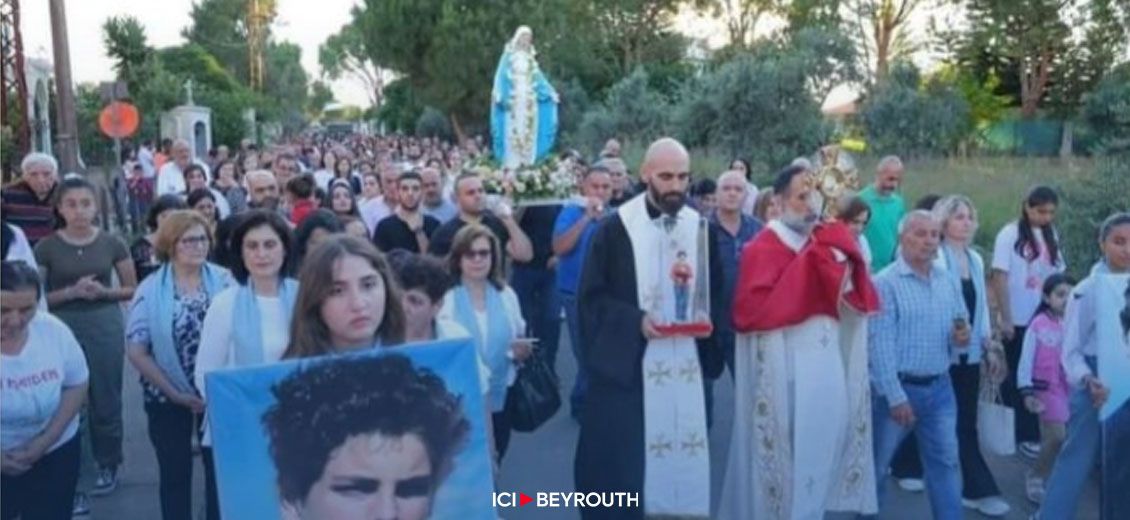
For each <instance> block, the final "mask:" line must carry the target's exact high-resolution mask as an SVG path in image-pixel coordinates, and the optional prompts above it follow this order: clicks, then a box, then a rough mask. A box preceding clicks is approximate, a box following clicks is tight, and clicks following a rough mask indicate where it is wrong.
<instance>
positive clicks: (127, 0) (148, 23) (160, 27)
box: [21, 0, 925, 106]
mask: <svg viewBox="0 0 1130 520" xmlns="http://www.w3.org/2000/svg"><path fill="white" fill-rule="evenodd" d="M358 2H360V0H279V1H278V17H277V18H276V20H275V23H274V25H273V26H272V29H271V30H272V32H273V34H274V37H275V38H276V39H277V40H280V41H291V42H294V43H297V44H298V45H299V46H300V47H301V48H302V65H303V67H304V68H305V69H306V72H307V73H308V74H310V76H311V78H312V79H313V78H317V77H319V76H320V74H321V67H319V66H318V46H319V45H320V44H321V43H322V42H323V41H325V40H326V38H328V37H329V36H330V35H332V34H334V33H336V32H337V31H338V30H339V29H340V28H341V26H343V25H344V24H346V23H347V22H348V21H349V19H350V13H349V11H350V9H351V8H352V7H353V6H354V5H355V4H357V3H358ZM65 3H66V10H67V25H68V30H69V36H70V47H71V68H72V74H73V76H74V80H75V82H76V83H88V82H90V83H97V82H100V81H108V80H111V79H113V76H114V72H113V69H112V67H111V61H110V59H109V58H108V57H107V56H106V53H105V48H104V46H103V44H102V24H103V22H105V21H106V19H108V18H110V17H113V16H120V15H131V16H133V17H135V18H137V19H138V21H140V22H141V24H142V26H144V27H145V30H146V35H147V36H148V38H149V44H150V45H151V46H154V47H164V46H169V45H177V44H180V43H183V42H184V39H183V38H182V37H181V35H180V34H181V30H183V29H184V28H185V27H186V26H187V25H188V23H189V16H188V14H189V12H190V11H191V8H192V3H193V0H65ZM21 8H22V11H21V15H22V20H21V22H22V23H21V25H22V28H23V37H24V52H25V53H26V55H27V56H29V57H41V58H46V59H48V60H50V59H51V25H50V14H49V12H48V2H47V0H34V1H25V2H22V3H21ZM924 22H925V17H921V19H919V20H915V24H914V25H917V26H918V27H916V29H918V30H919V31H921V30H922V29H923V27H922V26H923V25H924V24H925V23H924ZM777 25H779V23H776V22H775V21H773V20H768V21H766V22H765V23H762V24H759V25H758V27H757V33H758V34H765V33H767V32H769V31H771V30H773V29H775V28H776V26H777ZM676 28H677V30H679V31H681V32H683V33H684V34H687V35H688V36H690V37H692V38H699V39H704V40H706V42H707V45H708V46H710V47H718V46H721V45H723V44H725V41H724V40H725V31H724V30H722V28H721V27H720V26H719V25H718V22H717V21H715V20H707V19H704V18H703V17H701V16H695V15H690V14H687V13H683V14H681V15H680V16H679V17H678V19H677V21H676ZM918 58H921V56H916V60H915V61H916V62H917V61H920V60H919V59H918ZM919 65H920V66H921V65H923V64H922V63H919ZM331 88H332V89H333V91H334V96H335V99H336V100H337V101H339V102H342V103H344V104H351V105H358V106H366V105H367V104H368V96H367V95H366V93H365V90H364V88H362V87H361V86H360V85H359V84H358V83H356V82H354V81H350V80H349V79H346V78H343V79H340V80H338V81H335V82H331ZM853 97H854V92H852V91H851V90H850V89H842V88H838V89H837V90H836V91H834V92H833V94H832V96H830V99H828V100H826V101H825V106H834V105H838V104H841V103H844V102H847V101H850V100H851V99H852V98H853Z"/></svg>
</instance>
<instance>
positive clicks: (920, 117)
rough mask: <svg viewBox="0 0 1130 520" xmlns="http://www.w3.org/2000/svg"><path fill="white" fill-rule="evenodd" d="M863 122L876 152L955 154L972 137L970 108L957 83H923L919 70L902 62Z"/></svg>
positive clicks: (874, 97) (868, 104)
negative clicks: (957, 148) (963, 142)
mask: <svg viewBox="0 0 1130 520" xmlns="http://www.w3.org/2000/svg"><path fill="white" fill-rule="evenodd" d="M861 113H862V116H863V123H864V126H865V128H866V132H867V140H868V142H869V143H870V147H871V149H872V150H874V151H875V152H876V153H880V154H882V153H898V154H905V155H910V156H915V155H917V156H922V155H930V154H936V153H944V152H948V151H951V150H953V149H954V148H956V147H957V145H958V144H959V143H960V142H961V140H962V139H963V138H964V137H965V136H966V135H967V134H968V132H969V129H970V124H969V121H970V119H969V105H968V103H967V102H966V101H965V98H964V97H963V96H962V94H961V92H960V91H959V90H958V89H957V88H956V87H954V86H953V85H950V84H947V83H944V82H941V81H927V82H925V83H923V82H922V80H921V76H920V74H919V72H918V69H917V68H916V67H914V65H911V64H909V63H905V62H899V63H896V64H895V65H894V66H892V67H891V71H890V75H889V76H888V78H887V81H885V82H883V83H880V84H878V85H877V86H876V87H875V89H874V90H873V91H872V93H871V95H870V96H869V97H868V99H867V101H866V102H865V103H864V105H863V107H862V110H861Z"/></svg>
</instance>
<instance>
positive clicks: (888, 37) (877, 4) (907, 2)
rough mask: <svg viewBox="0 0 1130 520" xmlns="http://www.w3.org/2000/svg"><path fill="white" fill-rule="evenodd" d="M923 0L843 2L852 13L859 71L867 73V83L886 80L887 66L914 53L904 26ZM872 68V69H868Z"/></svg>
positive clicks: (850, 0)
mask: <svg viewBox="0 0 1130 520" xmlns="http://www.w3.org/2000/svg"><path fill="white" fill-rule="evenodd" d="M923 3H924V2H923V0H844V8H845V9H846V10H847V11H848V12H851V13H854V15H855V20H854V21H853V22H852V23H853V25H855V27H856V31H855V33H856V41H857V47H858V48H859V51H860V52H859V57H860V59H862V60H863V65H864V67H863V69H864V70H866V71H869V72H871V74H870V78H871V80H872V81H871V83H876V82H881V81H883V80H884V79H885V78H886V77H887V73H888V72H889V70H890V64H891V63H892V62H893V61H895V60H898V59H903V58H906V57H907V56H909V55H910V53H911V52H913V51H914V43H913V42H912V40H911V38H910V35H909V33H908V29H907V23H908V22H909V21H910V17H911V16H912V15H913V14H914V12H915V11H916V10H917V9H919V8H920V7H922V5H923ZM872 66H873V67H874V68H873V69H872V68H871V67H872Z"/></svg>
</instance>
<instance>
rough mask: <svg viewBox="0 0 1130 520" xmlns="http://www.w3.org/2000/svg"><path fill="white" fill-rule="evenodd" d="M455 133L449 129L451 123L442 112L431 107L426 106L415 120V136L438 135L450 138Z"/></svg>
mask: <svg viewBox="0 0 1130 520" xmlns="http://www.w3.org/2000/svg"><path fill="white" fill-rule="evenodd" d="M454 136H455V135H454V133H452V131H451V123H450V122H448V120H447V118H446V117H444V115H443V112H440V111H439V110H436V109H434V108H432V107H427V108H425V109H424V112H423V113H421V114H420V118H419V119H417V120H416V137H439V138H441V139H451V138H453V137H454Z"/></svg>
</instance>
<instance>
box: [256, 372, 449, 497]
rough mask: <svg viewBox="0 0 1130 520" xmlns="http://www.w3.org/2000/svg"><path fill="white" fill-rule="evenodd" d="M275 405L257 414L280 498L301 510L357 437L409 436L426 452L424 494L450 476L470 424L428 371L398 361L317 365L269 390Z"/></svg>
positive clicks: (292, 375)
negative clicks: (334, 457) (336, 456)
mask: <svg viewBox="0 0 1130 520" xmlns="http://www.w3.org/2000/svg"><path fill="white" fill-rule="evenodd" d="M271 393H272V394H274V397H275V400H276V403H275V404H274V405H272V406H271V408H269V409H268V410H267V412H266V413H264V414H263V417H262V422H263V426H264V428H265V429H266V431H267V435H268V436H269V438H270V453H271V459H272V460H273V461H274V463H275V467H276V469H277V472H278V477H277V478H278V486H279V496H280V497H281V498H282V500H283V501H284V502H287V503H291V504H300V503H302V502H303V501H304V500H306V497H307V495H308V494H309V493H310V489H311V488H312V487H313V486H314V484H315V483H316V482H317V481H318V480H319V479H320V478H321V477H322V473H323V472H324V471H325V467H326V464H327V463H328V462H329V458H330V454H331V453H332V452H333V451H334V450H335V449H337V448H338V447H340V446H341V445H342V444H344V443H345V441H346V439H348V438H350V437H353V436H356V435H371V434H378V433H379V434H382V435H386V436H390V437H399V436H404V435H408V434H414V435H416V436H418V437H419V438H420V440H421V441H422V442H423V444H424V446H425V448H426V449H427V452H428V458H429V460H430V462H431V467H432V474H431V475H430V477H431V482H430V484H431V486H430V489H429V494H434V492H435V490H436V489H437V488H438V487H439V485H440V484H441V483H442V482H443V480H444V479H445V478H447V476H448V475H450V474H451V471H452V469H453V461H454V458H455V455H456V454H457V453H459V452H460V451H461V450H462V449H463V448H464V446H465V444H466V442H467V439H468V436H469V434H470V429H471V426H470V422H469V421H468V420H467V417H466V414H465V412H464V409H463V399H462V397H460V396H457V395H455V394H452V393H450V392H448V391H447V385H446V384H445V383H444V381H443V379H441V378H440V377H439V376H438V375H436V374H435V373H434V372H432V371H431V370H430V369H427V368H419V369H417V368H415V367H414V366H412V362H411V361H410V360H409V359H408V358H407V357H405V356H404V355H401V354H386V355H381V356H368V357H358V356H348V357H339V358H333V359H329V360H326V361H318V362H315V363H314V364H311V365H308V366H306V367H304V368H302V369H300V370H298V371H296V372H294V373H292V374H290V375H289V376H287V377H286V378H285V379H283V380H282V381H279V382H278V383H276V384H275V385H274V386H273V387H272V388H271Z"/></svg>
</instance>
